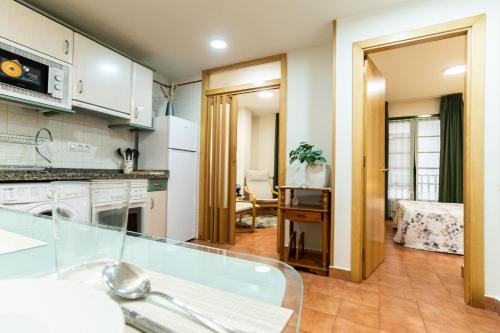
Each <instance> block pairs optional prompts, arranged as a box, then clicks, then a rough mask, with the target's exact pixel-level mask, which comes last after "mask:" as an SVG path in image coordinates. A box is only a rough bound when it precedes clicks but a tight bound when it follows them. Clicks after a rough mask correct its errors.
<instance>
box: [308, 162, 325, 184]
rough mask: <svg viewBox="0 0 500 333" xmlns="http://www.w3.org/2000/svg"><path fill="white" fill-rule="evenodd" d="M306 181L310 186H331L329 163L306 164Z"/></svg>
mask: <svg viewBox="0 0 500 333" xmlns="http://www.w3.org/2000/svg"><path fill="white" fill-rule="evenodd" d="M305 183H306V184H307V185H306V186H308V187H329V186H330V166H329V165H327V164H322V165H313V166H310V165H308V166H306V167H305Z"/></svg>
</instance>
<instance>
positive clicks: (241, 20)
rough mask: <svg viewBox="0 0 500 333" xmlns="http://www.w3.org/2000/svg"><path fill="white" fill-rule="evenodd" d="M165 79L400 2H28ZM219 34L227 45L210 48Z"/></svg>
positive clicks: (271, 48) (269, 50) (316, 37)
mask: <svg viewBox="0 0 500 333" xmlns="http://www.w3.org/2000/svg"><path fill="white" fill-rule="evenodd" d="M28 1H29V2H31V3H32V4H34V5H36V6H38V7H39V8H41V9H43V10H45V11H47V12H49V13H51V14H53V15H55V16H56V17H59V18H61V19H63V20H65V21H66V22H69V23H70V24H72V25H74V26H76V27H77V28H80V29H81V30H83V31H86V32H88V33H89V34H91V35H93V36H95V37H96V38H98V39H100V40H102V41H103V42H105V43H108V44H109V45H111V46H113V47H115V48H117V49H119V50H121V51H123V52H125V53H127V54H130V55H131V56H133V57H135V58H137V59H139V60H141V61H143V62H145V63H146V64H149V65H150V66H152V67H153V68H155V69H156V70H157V71H158V73H159V74H161V75H163V76H166V77H167V78H169V79H179V78H184V77H189V76H192V75H198V74H199V73H200V71H201V70H203V69H209V68H213V67H216V66H221V65H227V64H231V63H236V62H240V61H244V60H248V59H255V58H258V57H263V56H268V55H272V54H277V53H281V52H286V51H290V50H295V49H301V48H306V47H309V46H315V45H320V44H325V43H329V42H330V36H331V21H332V20H333V19H334V18H338V17H343V16H349V15H354V14H358V13H361V12H363V11H367V10H371V9H375V8H379V7H383V6H387V5H390V4H393V3H397V2H404V1H406V0H377V1H373V0H356V1H352V0H272V1H270V0H216V1H215V0H212V1H208V0H168V1H167V0H142V1H138V0H85V1H82V0H28ZM216 37H217V38H223V39H225V40H226V41H227V42H228V44H229V48H228V49H227V50H225V51H222V52H221V51H215V50H212V49H210V47H209V44H208V43H209V40H211V39H212V38H216Z"/></svg>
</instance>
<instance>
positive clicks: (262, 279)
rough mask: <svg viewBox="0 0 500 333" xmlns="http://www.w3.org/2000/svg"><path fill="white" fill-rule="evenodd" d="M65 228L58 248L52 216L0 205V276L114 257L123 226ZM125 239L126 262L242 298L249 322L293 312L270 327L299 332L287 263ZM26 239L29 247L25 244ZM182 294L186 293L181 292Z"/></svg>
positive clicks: (42, 273)
mask: <svg viewBox="0 0 500 333" xmlns="http://www.w3.org/2000/svg"><path fill="white" fill-rule="evenodd" d="M64 228H65V229H64V230H63V231H62V233H66V234H65V235H64V237H65V238H66V240H67V242H68V243H70V244H71V246H68V247H67V248H61V247H59V248H57V244H56V238H57V237H55V236H54V234H55V232H54V230H55V228H54V221H53V220H52V218H51V217H50V216H43V215H36V214H31V213H24V212H19V211H13V210H9V209H4V208H0V279H18V278H43V277H46V276H51V275H56V274H57V270H58V268H57V265H56V257H57V256H61V255H63V256H64V257H65V260H66V261H67V262H71V263H72V264H74V265H78V264H83V263H84V262H87V261H89V260H94V259H96V258H106V257H109V256H108V253H107V251H108V245H110V244H113V243H114V242H116V240H117V239H119V237H118V235H119V234H120V231H118V230H111V229H109V230H108V229H101V228H99V227H96V226H95V225H92V223H82V222H78V223H69V224H66V225H65V226H64ZM60 232H61V231H60ZM89 233H93V235H95V234H98V235H99V237H98V241H91V239H96V237H93V238H91V237H89ZM2 235H3V236H2ZM5 235H7V236H5ZM12 235H14V236H19V237H21V238H20V239H21V241H20V242H18V243H16V242H15V241H13V239H12ZM2 237H4V238H2ZM9 237H10V238H9ZM124 239H125V241H124V245H123V247H122V251H121V254H120V255H121V260H122V261H125V262H128V263H131V264H133V265H135V266H137V267H140V268H141V269H143V270H145V271H148V272H152V273H153V274H157V275H158V274H159V275H161V276H164V277H168V278H169V279H174V280H169V281H180V282H182V283H187V284H189V286H191V287H193V286H194V288H197V286H198V287H199V288H201V289H200V290H204V292H207V291H208V293H207V295H212V294H217V295H218V294H222V295H224V297H228V298H231V297H233V296H234V297H237V299H238V303H237V304H240V305H241V306H242V307H243V306H244V305H245V304H247V303H245V302H246V301H248V302H249V303H248V304H251V307H249V308H247V309H235V310H234V311H236V312H245V316H246V317H248V320H253V319H255V320H257V321H258V320H259V318H252V316H259V313H258V311H256V312H255V314H253V313H252V309H258V308H263V309H264V308H265V309H268V308H269V309H275V310H276V311H277V312H276V313H278V312H279V311H280V310H281V309H283V310H286V311H289V312H288V313H289V315H288V316H287V317H286V318H288V320H287V321H286V322H284V325H282V327H276V326H273V327H272V328H270V329H269V330H268V331H270V332H271V331H276V332H279V331H286V332H292V331H295V332H298V331H299V327H300V317H301V316H300V315H301V308H302V298H303V282H302V278H301V276H300V274H298V272H297V271H296V270H295V269H294V268H292V267H290V266H288V265H287V264H285V263H283V262H280V261H277V260H274V259H270V258H264V257H259V256H254V255H251V254H246V253H239V252H233V251H228V250H224V249H217V248H212V247H207V246H202V245H197V244H192V243H185V242H177V241H173V240H168V239H163V238H155V237H150V236H146V235H143V234H138V233H130V232H128V233H127V235H126V237H125V238H124ZM30 241H31V242H32V243H30ZM9 242H10V243H9ZM23 242H27V245H25V246H23ZM9 244H10V245H9ZM30 244H31V245H30ZM9 246H10V248H9ZM81 249H87V250H86V251H81ZM58 251H59V253H57V252H58ZM89 252H92V258H89V257H88V253H89ZM180 285H182V284H180ZM179 293H180V294H182V290H180V291H179ZM207 297H208V296H207ZM235 304H236V303H235ZM275 310H266V311H268V312H269V311H271V312H272V311H275ZM280 326H281V325H280Z"/></svg>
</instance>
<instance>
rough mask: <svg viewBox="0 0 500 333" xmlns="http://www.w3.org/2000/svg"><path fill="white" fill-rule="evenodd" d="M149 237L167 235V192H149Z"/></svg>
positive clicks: (163, 236)
mask: <svg viewBox="0 0 500 333" xmlns="http://www.w3.org/2000/svg"><path fill="white" fill-rule="evenodd" d="M147 233H148V235H150V236H155V237H162V238H165V237H166V235H167V191H154V192H148V232H147Z"/></svg>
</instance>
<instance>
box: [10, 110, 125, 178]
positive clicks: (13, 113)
mask: <svg viewBox="0 0 500 333" xmlns="http://www.w3.org/2000/svg"><path fill="white" fill-rule="evenodd" d="M108 124H109V120H106V119H103V118H99V117H97V116H94V115H92V114H87V113H76V114H57V115H52V116H44V115H43V113H41V112H37V111H36V110H34V109H28V108H23V107H20V106H15V105H11V104H9V105H7V104H0V133H6V134H18V135H26V136H34V135H35V134H36V132H37V131H38V130H39V129H40V128H42V127H46V128H48V129H49V130H50V131H51V132H52V136H53V139H54V142H53V143H51V144H50V145H49V146H46V147H42V148H40V151H41V152H42V153H43V154H44V155H46V156H47V158H49V159H50V160H51V161H52V166H53V167H56V168H92V169H121V167H122V165H121V163H122V161H121V159H120V158H119V157H118V155H117V154H116V149H117V148H119V147H121V148H127V147H130V148H134V135H133V133H131V132H130V131H129V130H128V129H124V128H123V129H109V128H108ZM42 137H47V134H46V133H45V132H43V134H42ZM70 141H71V142H78V143H83V144H90V145H91V150H90V152H75V151H68V150H67V144H68V142H70ZM37 163H38V165H39V166H47V165H48V163H47V162H45V161H44V160H43V159H42V158H40V157H38V156H37V154H36V153H35V147H34V146H32V145H22V144H10V143H0V165H11V166H34V165H35V164H37Z"/></svg>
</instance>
